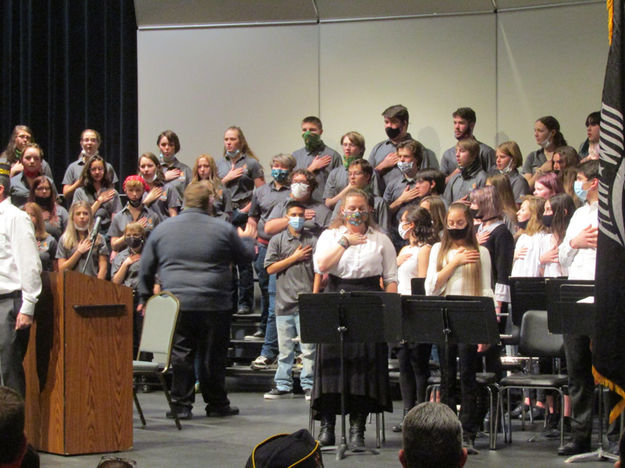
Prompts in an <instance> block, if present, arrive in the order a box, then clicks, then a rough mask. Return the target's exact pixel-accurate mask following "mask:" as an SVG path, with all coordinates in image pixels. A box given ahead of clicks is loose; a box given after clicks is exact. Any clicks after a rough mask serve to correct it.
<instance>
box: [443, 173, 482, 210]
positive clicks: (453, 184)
mask: <svg viewBox="0 0 625 468" xmlns="http://www.w3.org/2000/svg"><path fill="white" fill-rule="evenodd" d="M477 168H478V170H476V171H474V172H471V173H470V174H468V176H463V174H462V173H461V172H459V173H457V174H456V175H454V176H453V177H452V178H451V179H449V183H448V184H447V186H446V187H445V193H443V200H444V201H445V203H446V204H447V206H449V205H451V204H452V203H453V202H455V201H457V200H459V199H460V198H462V197H464V196H466V195H468V194H470V193H471V191H472V190H473V189H476V188H480V187H483V186H484V185H485V184H486V172H484V170H483V169H482V166H481V165H479V164H478V165H477Z"/></svg>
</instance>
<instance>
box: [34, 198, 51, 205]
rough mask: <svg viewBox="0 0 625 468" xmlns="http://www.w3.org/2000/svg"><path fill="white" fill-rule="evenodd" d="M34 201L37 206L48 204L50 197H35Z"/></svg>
mask: <svg viewBox="0 0 625 468" xmlns="http://www.w3.org/2000/svg"><path fill="white" fill-rule="evenodd" d="M35 203H36V204H37V205H39V206H48V204H49V203H50V197H48V198H44V197H35Z"/></svg>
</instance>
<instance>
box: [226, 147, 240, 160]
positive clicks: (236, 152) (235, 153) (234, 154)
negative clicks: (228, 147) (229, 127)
mask: <svg viewBox="0 0 625 468" xmlns="http://www.w3.org/2000/svg"><path fill="white" fill-rule="evenodd" d="M240 152H241V151H240V150H238V149H237V150H234V151H226V156H228V157H229V158H231V159H232V158H236V157H237V156H238V155H239V153H240Z"/></svg>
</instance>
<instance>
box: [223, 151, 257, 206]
mask: <svg viewBox="0 0 625 468" xmlns="http://www.w3.org/2000/svg"><path fill="white" fill-rule="evenodd" d="M234 167H235V168H239V167H244V168H245V170H244V171H243V174H242V175H241V177H238V178H237V179H234V180H231V181H230V182H228V183H227V184H224V185H225V187H224V190H227V191H228V192H230V199H231V200H232V203H233V205H234V207H235V208H243V206H238V205H240V204H241V203H247V202H248V201H250V200H251V198H252V192H253V191H254V179H259V178H264V177H265V175H264V173H263V167H262V166H261V165H260V163H259V162H258V161H257V160H256V159H254V158H252V157H250V156H248V155H246V154H243V155H242V156H241V157H240V158H239V159H238V160H237V162H236V163H235V164H234ZM231 168H232V161H231V160H230V158H229V157H228V156H225V157H222V158H219V159H218V160H217V174H218V175H219V178H220V179H223V178H224V177H225V176H226V174H227V173H228V172H230V169H231Z"/></svg>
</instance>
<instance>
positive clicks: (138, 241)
mask: <svg viewBox="0 0 625 468" xmlns="http://www.w3.org/2000/svg"><path fill="white" fill-rule="evenodd" d="M126 244H128V247H130V248H131V249H132V250H135V251H136V250H137V249H139V248H140V247H141V246H142V245H143V238H142V237H135V236H128V237H126Z"/></svg>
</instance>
